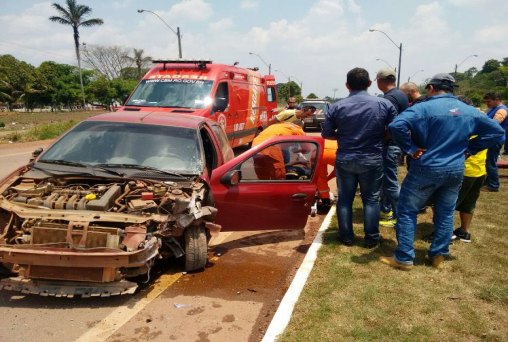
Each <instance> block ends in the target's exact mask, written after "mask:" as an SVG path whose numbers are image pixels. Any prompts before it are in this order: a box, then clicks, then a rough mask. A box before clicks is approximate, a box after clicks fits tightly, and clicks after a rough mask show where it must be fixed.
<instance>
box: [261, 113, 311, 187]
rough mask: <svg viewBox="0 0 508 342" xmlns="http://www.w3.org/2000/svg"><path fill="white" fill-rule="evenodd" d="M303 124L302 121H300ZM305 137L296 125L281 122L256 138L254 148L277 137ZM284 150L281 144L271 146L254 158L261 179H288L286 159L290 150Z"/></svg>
mask: <svg viewBox="0 0 508 342" xmlns="http://www.w3.org/2000/svg"><path fill="white" fill-rule="evenodd" d="M300 122H301V121H300ZM284 135H305V133H304V131H303V129H302V127H301V126H300V125H298V124H296V123H291V122H280V123H276V124H273V125H270V126H268V127H267V128H266V129H265V130H263V131H262V132H261V133H259V135H258V136H257V137H256V138H254V140H253V142H252V147H254V146H257V145H259V144H260V143H261V142H263V141H265V140H267V139H269V138H272V137H276V136H284ZM284 150H285V151H283V150H282V148H281V145H280V144H275V145H272V146H269V147H267V148H265V149H263V150H262V151H260V152H259V153H258V154H257V155H256V157H255V158H254V169H255V172H256V175H257V176H258V178H259V179H264V180H266V179H286V163H287V162H286V160H285V159H286V158H285V156H284V154H285V153H286V152H288V150H289V148H284Z"/></svg>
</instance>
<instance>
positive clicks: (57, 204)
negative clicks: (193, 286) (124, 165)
mask: <svg viewBox="0 0 508 342" xmlns="http://www.w3.org/2000/svg"><path fill="white" fill-rule="evenodd" d="M207 192H208V189H207V186H206V185H205V183H204V182H203V181H202V180H201V179H200V178H198V177H196V178H195V179H194V180H190V181H185V182H178V183H177V182H173V181H160V182H159V181H153V180H150V181H148V180H140V179H138V180H128V181H125V182H107V180H104V179H100V180H94V179H90V178H79V177H78V178H73V177H67V178H58V181H56V180H55V179H43V180H40V179H32V178H20V179H18V181H17V183H14V184H12V185H11V186H9V187H7V188H6V189H5V190H4V191H3V193H2V195H1V196H0V262H2V263H3V264H4V265H9V266H11V268H12V271H13V272H15V273H18V274H19V276H20V277H22V278H23V277H24V278H41V279H58V280H62V279H63V280H68V281H83V280H86V281H91V282H106V283H107V282H118V281H120V280H122V279H124V278H128V277H134V276H138V275H142V274H147V273H148V272H149V269H150V267H151V266H152V264H153V262H154V261H155V259H156V257H157V258H163V257H177V258H178V257H181V256H183V255H185V253H186V248H187V246H186V244H187V243H188V240H189V238H188V237H187V236H185V231H186V230H189V231H192V230H196V229H197V230H199V233H203V234H204V233H205V232H214V231H218V230H220V226H217V225H215V224H214V223H213V221H214V217H215V213H216V209H215V208H213V207H212V206H202V203H206V201H207ZM205 228H206V230H205ZM208 236H209V234H208ZM191 240H192V239H191ZM191 243H193V242H192V241H191ZM2 246H4V247H2ZM7 246H8V250H9V251H10V253H11V254H12V251H13V250H14V251H20V253H28V252H27V251H30V253H31V254H29V255H30V257H31V258H33V259H34V260H29V261H27V263H26V264H24V263H23V260H24V259H23V257H19V256H18V257H16V256H11V257H9V255H10V254H9V253H8V252H7V250H5V252H4V253H2V248H5V247H7ZM48 250H50V251H51V253H52V254H54V255H58V254H60V255H61V256H66V255H69V253H76V255H74V254H72V257H69V258H70V259H69V262H68V263H63V264H62V265H54V263H55V260H54V258H49V257H48V258H47V260H45V259H44V257H42V258H40V257H37V255H38V254H41V253H42V255H44V251H48ZM201 252H202V251H201ZM94 253H95V254H94ZM97 253H102V254H103V255H105V256H106V257H104V258H103V259H100V258H99V259H97V260H93V257H96V256H97V255H98V254H97ZM204 253H205V259H206V244H205V251H204ZM124 254H125V255H128V258H127V259H126V260H124V261H122V262H117V263H113V265H111V264H110V265H108V261H107V258H111V257H112V256H113V257H118V258H123V257H124ZM87 257H88V258H87ZM37 260H39V261H37ZM101 262H102V263H104V262H105V263H106V265H107V266H109V267H104V265H103V264H101ZM72 265H75V266H76V267H81V269H80V272H76V267H70V266H72ZM56 266H59V267H56ZM203 266H204V264H203V262H202V261H199V262H196V261H192V262H191V263H190V264H189V263H187V264H186V268H187V270H189V271H191V270H193V269H192V268H200V267H203ZM84 270H86V271H84ZM39 287H40V286H39Z"/></svg>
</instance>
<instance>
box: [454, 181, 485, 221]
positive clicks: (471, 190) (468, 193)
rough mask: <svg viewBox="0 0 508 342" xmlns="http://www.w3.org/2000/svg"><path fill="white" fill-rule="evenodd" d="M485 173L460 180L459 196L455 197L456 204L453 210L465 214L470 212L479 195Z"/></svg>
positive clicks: (472, 210)
mask: <svg viewBox="0 0 508 342" xmlns="http://www.w3.org/2000/svg"><path fill="white" fill-rule="evenodd" d="M486 177H487V175H483V176H480V177H466V176H464V180H463V181H462V186H461V187H460V192H459V197H458V198H457V204H456V205H455V210H457V211H460V212H462V213H466V214H472V213H473V212H474V208H475V207H476V201H477V200H478V197H480V189H481V188H482V186H483V184H484V183H485V178H486Z"/></svg>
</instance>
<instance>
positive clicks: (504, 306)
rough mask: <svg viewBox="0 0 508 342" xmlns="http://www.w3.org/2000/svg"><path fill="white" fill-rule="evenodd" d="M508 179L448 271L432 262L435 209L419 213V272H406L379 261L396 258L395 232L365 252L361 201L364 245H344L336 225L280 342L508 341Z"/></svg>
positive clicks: (484, 205)
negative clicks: (430, 250) (427, 258)
mask: <svg viewBox="0 0 508 342" xmlns="http://www.w3.org/2000/svg"><path fill="white" fill-rule="evenodd" d="M500 174H501V178H500V179H501V191H500V192H498V193H485V192H482V193H481V195H480V199H479V201H478V205H477V208H476V212H475V216H474V218H473V224H472V228H471V235H472V243H469V244H468V243H463V242H454V243H453V244H452V245H451V246H450V252H451V260H448V261H446V262H445V268H444V269H443V270H441V271H439V270H436V269H434V268H432V267H431V266H430V265H428V264H427V263H426V261H425V253H426V250H427V248H428V246H429V243H428V242H425V241H423V240H422V237H423V236H424V235H426V234H428V233H430V232H431V231H432V212H431V210H428V212H427V213H426V214H422V215H419V216H418V228H417V235H416V241H415V248H416V260H415V267H414V268H413V269H412V270H411V271H410V272H404V271H399V270H396V269H392V268H390V267H389V266H387V265H384V264H382V263H381V262H379V261H378V258H379V257H380V256H383V255H385V256H390V255H392V254H393V250H394V248H395V246H396V239H395V232H394V229H393V228H386V227H381V234H382V235H383V237H384V242H383V243H382V245H381V246H379V247H377V248H376V249H373V250H369V249H365V248H363V247H362V245H361V238H362V237H363V226H362V210H361V200H360V198H359V197H357V199H356V200H355V204H354V212H355V216H354V229H355V234H356V236H357V238H358V240H359V241H358V242H357V243H356V244H355V245H354V246H353V247H345V246H343V245H341V244H339V242H338V240H337V221H336V219H335V220H334V221H333V223H332V224H331V226H330V228H329V229H328V230H327V232H326V233H325V237H324V245H323V247H322V248H321V250H320V251H319V256H318V259H317V262H316V265H315V267H314V269H313V271H312V273H311V275H310V277H309V280H308V282H307V284H306V286H305V289H304V292H303V293H302V296H301V297H300V299H299V301H298V303H297V305H296V307H295V311H294V313H293V316H292V318H291V322H290V324H289V326H288V328H287V329H286V331H285V333H284V334H283V336H282V337H281V339H280V341H348V340H349V341H353V340H354V341H480V340H481V341H507V340H508V282H507V280H508V277H507V275H508V252H507V251H508V235H507V231H506V228H507V227H506V226H507V225H506V223H507V219H506V217H507V215H506V205H507V203H508V172H507V171H505V170H501V171H500ZM458 226H459V221H458V215H456V220H455V227H458Z"/></svg>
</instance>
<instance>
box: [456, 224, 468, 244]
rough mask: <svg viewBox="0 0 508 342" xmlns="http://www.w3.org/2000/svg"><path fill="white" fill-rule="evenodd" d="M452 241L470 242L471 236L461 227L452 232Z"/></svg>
mask: <svg viewBox="0 0 508 342" xmlns="http://www.w3.org/2000/svg"><path fill="white" fill-rule="evenodd" d="M452 240H455V241H456V240H460V241H462V242H471V234H469V233H468V232H466V231H465V230H464V229H462V227H459V228H457V229H455V230H454V231H453V235H452Z"/></svg>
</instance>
